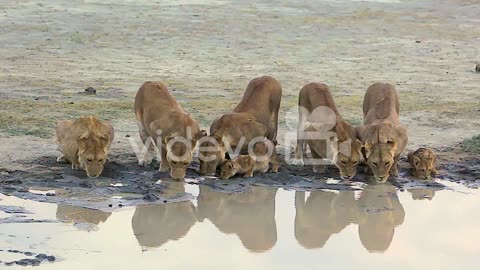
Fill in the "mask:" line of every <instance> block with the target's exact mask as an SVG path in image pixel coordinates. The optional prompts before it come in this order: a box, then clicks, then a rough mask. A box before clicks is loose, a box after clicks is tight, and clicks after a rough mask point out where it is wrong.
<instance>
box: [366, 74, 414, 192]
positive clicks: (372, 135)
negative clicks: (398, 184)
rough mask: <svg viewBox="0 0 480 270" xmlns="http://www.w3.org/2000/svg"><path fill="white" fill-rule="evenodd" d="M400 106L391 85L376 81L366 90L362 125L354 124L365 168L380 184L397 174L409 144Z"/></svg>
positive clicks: (396, 94)
mask: <svg viewBox="0 0 480 270" xmlns="http://www.w3.org/2000/svg"><path fill="white" fill-rule="evenodd" d="M399 109H400V101H399V96H398V93H397V91H396V90H395V88H394V87H393V86H392V85H391V84H388V83H375V84H373V85H371V86H370V87H369V88H368V89H367V92H366V94H365V98H364V100H363V115H364V120H363V125H361V126H359V127H357V134H358V136H359V138H360V139H361V140H362V142H364V146H365V154H366V156H365V158H366V160H367V168H369V170H371V171H372V172H373V175H374V177H375V179H376V180H377V182H380V183H384V182H386V181H387V180H388V177H389V175H393V176H397V175H398V168H397V166H398V165H397V163H398V160H399V158H400V154H401V153H402V152H403V151H404V150H405V147H406V145H407V143H408V135H407V129H406V127H405V126H403V125H402V124H401V123H400V119H399Z"/></svg>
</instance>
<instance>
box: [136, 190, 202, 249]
mask: <svg viewBox="0 0 480 270" xmlns="http://www.w3.org/2000/svg"><path fill="white" fill-rule="evenodd" d="M162 185H164V186H165V187H166V188H164V189H162V192H163V193H162V198H167V199H169V198H174V197H176V196H178V194H184V193H185V187H184V184H183V183H181V182H168V181H164V182H163V183H162ZM196 212H197V211H196V209H195V206H194V205H193V203H192V202H191V201H186V202H176V203H164V204H144V205H137V207H136V208H135V213H134V214H133V217H132V229H133V234H134V235H135V238H136V239H137V241H138V244H139V245H140V246H142V247H160V246H162V245H164V244H166V243H168V242H170V241H177V240H179V239H182V238H183V237H185V235H187V233H188V232H189V230H190V229H191V228H192V227H193V226H194V225H195V223H196V222H197V218H196Z"/></svg>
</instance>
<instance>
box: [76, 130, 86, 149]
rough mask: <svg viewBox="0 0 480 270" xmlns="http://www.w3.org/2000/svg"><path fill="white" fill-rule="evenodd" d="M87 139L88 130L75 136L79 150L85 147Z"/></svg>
mask: <svg viewBox="0 0 480 270" xmlns="http://www.w3.org/2000/svg"><path fill="white" fill-rule="evenodd" d="M87 140H88V132H85V133H83V134H82V135H80V137H78V138H77V145H78V148H79V149H81V150H83V149H85V148H87V145H86V143H87Z"/></svg>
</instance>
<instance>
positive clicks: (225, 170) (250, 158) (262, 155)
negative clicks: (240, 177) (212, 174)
mask: <svg viewBox="0 0 480 270" xmlns="http://www.w3.org/2000/svg"><path fill="white" fill-rule="evenodd" d="M270 164H271V165H272V172H274V173H276V172H278V169H279V163H278V160H277V151H276V150H275V145H274V144H273V143H272V141H270V140H264V141H260V142H257V143H255V145H254V146H253V151H252V153H251V154H249V155H239V156H236V157H235V158H233V159H232V160H225V161H224V162H223V163H222V165H221V169H220V178H221V179H228V178H230V177H232V176H234V175H235V174H245V177H253V173H254V172H267V171H268V169H269V168H270Z"/></svg>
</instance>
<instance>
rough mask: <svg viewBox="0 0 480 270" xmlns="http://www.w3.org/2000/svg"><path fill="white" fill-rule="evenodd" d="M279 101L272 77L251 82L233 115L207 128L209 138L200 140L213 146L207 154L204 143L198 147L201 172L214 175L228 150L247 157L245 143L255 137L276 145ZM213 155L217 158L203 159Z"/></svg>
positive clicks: (222, 117)
mask: <svg viewBox="0 0 480 270" xmlns="http://www.w3.org/2000/svg"><path fill="white" fill-rule="evenodd" d="M281 98H282V87H281V86H280V83H278V81H277V80H275V79H274V78H272V77H270V76H263V77H258V78H255V79H253V80H252V81H250V83H249V84H248V86H247V89H246V91H245V94H244V95H243V99H242V101H240V103H239V104H238V105H237V106H236V107H235V109H233V112H231V113H227V114H224V115H222V116H220V117H218V118H217V119H215V120H214V121H213V123H212V125H211V126H210V136H208V137H206V138H204V139H203V140H202V142H206V141H209V142H210V144H213V146H214V147H210V148H209V149H208V151H207V150H206V148H205V147H203V146H204V145H203V143H201V144H200V155H199V159H200V173H201V174H213V173H215V170H216V168H217V166H218V165H220V163H221V162H222V160H223V159H224V158H225V153H226V152H227V150H229V149H227V148H228V147H230V149H232V150H236V149H237V147H240V149H239V150H240V154H247V150H248V144H249V142H250V141H251V140H253V139H254V138H257V137H266V138H268V139H269V140H271V141H273V142H274V143H275V144H276V138H277V125H278V109H279V108H280V101H281ZM225 143H227V145H225ZM212 155H213V156H217V157H219V158H216V159H213V160H212V159H210V158H204V157H206V156H207V157H208V156H212Z"/></svg>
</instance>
